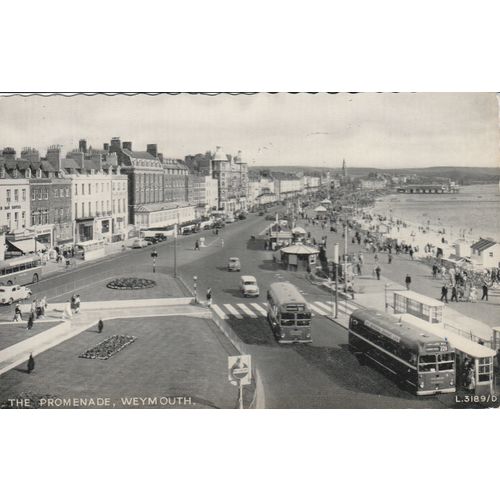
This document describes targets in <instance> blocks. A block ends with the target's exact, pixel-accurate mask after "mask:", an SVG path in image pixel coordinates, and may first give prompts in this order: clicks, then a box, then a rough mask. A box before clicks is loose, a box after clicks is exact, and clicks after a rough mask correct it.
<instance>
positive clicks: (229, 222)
mask: <svg viewBox="0 0 500 500" xmlns="http://www.w3.org/2000/svg"><path fill="white" fill-rule="evenodd" d="M235 220H236V219H235V218H234V217H233V216H232V215H228V216H227V217H226V224H231V222H234V221H235Z"/></svg>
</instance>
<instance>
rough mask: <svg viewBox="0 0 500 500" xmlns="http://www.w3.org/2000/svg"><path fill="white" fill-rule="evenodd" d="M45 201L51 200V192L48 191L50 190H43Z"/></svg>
mask: <svg viewBox="0 0 500 500" xmlns="http://www.w3.org/2000/svg"><path fill="white" fill-rule="evenodd" d="M43 199H44V200H48V199H49V190H48V188H45V189H44V190H43Z"/></svg>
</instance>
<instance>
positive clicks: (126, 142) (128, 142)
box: [123, 141, 132, 151]
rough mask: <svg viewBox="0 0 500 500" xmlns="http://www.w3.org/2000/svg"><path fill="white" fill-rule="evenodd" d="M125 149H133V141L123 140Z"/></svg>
mask: <svg viewBox="0 0 500 500" xmlns="http://www.w3.org/2000/svg"><path fill="white" fill-rule="evenodd" d="M123 149H128V150H129V151H132V142H130V141H123Z"/></svg>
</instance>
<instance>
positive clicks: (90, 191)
mask: <svg viewBox="0 0 500 500" xmlns="http://www.w3.org/2000/svg"><path fill="white" fill-rule="evenodd" d="M90 186H91V184H90V182H89V194H92V190H91V189H90Z"/></svg>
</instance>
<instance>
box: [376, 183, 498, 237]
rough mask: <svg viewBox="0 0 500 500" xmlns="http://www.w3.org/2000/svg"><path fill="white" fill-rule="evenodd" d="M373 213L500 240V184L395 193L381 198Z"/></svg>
mask: <svg viewBox="0 0 500 500" xmlns="http://www.w3.org/2000/svg"><path fill="white" fill-rule="evenodd" d="M373 212H374V213H376V214H380V215H385V216H386V217H388V218H390V217H392V218H393V219H400V220H404V221H408V222H412V223H416V224H418V225H422V226H428V225H429V226H430V227H432V228H433V229H445V230H446V234H449V235H450V236H451V237H453V238H460V237H465V238H467V239H473V240H477V239H479V238H491V239H494V240H496V241H500V185H499V184H474V185H471V186H460V192H459V193H452V194H404V193H396V194H391V195H388V196H384V197H382V198H379V199H377V200H376V202H375V207H374V209H373Z"/></svg>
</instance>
